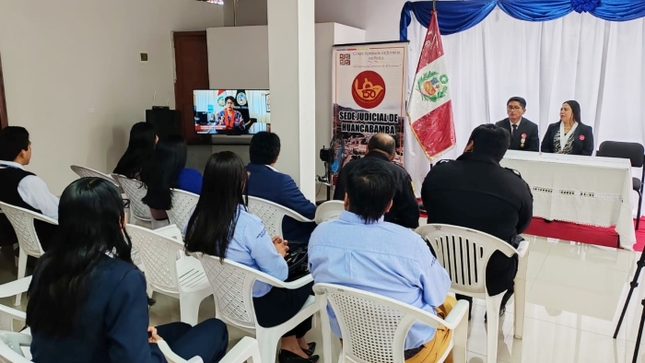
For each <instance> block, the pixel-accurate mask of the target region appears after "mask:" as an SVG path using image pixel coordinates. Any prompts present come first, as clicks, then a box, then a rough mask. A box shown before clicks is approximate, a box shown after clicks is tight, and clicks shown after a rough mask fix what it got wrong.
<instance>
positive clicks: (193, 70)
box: [173, 31, 209, 145]
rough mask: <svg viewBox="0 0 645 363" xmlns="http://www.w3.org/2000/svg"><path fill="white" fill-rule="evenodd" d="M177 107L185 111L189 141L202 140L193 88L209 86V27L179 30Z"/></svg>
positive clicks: (183, 128)
mask: <svg viewBox="0 0 645 363" xmlns="http://www.w3.org/2000/svg"><path fill="white" fill-rule="evenodd" d="M173 38H174V43H175V74H176V77H177V78H176V79H175V108H176V109H177V110H178V111H179V112H181V131H182V136H183V137H184V139H185V140H186V143H188V144H189V145H190V144H199V143H200V140H202V139H203V138H202V137H200V136H199V135H197V134H196V133H195V120H194V115H193V113H194V108H193V90H196V89H208V87H209V82H208V49H207V45H206V31H194V32H175V33H174V34H173Z"/></svg>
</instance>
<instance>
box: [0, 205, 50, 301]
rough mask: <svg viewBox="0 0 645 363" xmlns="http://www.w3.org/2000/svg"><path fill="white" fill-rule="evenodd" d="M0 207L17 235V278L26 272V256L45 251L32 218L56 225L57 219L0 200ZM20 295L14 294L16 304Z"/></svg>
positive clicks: (37, 255) (35, 255) (40, 253)
mask: <svg viewBox="0 0 645 363" xmlns="http://www.w3.org/2000/svg"><path fill="white" fill-rule="evenodd" d="M0 208H1V209H2V211H3V213H4V214H5V215H6V216H7V219H9V222H10V223H11V225H12V226H13V230H14V231H15V232H16V237H18V246H20V255H19V257H18V279H21V278H23V277H25V274H26V273H27V257H28V256H33V257H36V258H38V257H40V256H42V255H43V253H45V252H44V251H43V247H42V246H41V244H40V240H39V239H38V234H37V233H36V227H35V226H34V220H39V221H43V222H46V223H49V224H53V225H58V221H57V220H55V219H52V218H49V217H47V216H44V215H42V214H40V213H36V212H33V211H30V210H28V209H24V208H20V207H16V206H12V205H9V204H6V203H2V202H0ZM20 299H21V295H18V296H16V306H18V305H20Z"/></svg>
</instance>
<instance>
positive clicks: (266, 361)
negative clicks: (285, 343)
mask: <svg viewBox="0 0 645 363" xmlns="http://www.w3.org/2000/svg"><path fill="white" fill-rule="evenodd" d="M255 338H256V339H257V340H258V343H259V344H260V356H261V359H262V363H275V361H276V358H277V354H276V353H277V350H278V342H279V341H280V338H281V337H279V336H274V335H273V334H271V333H269V332H266V331H261V329H258V330H257V331H256V333H255Z"/></svg>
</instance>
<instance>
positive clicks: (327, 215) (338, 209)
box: [314, 200, 345, 224]
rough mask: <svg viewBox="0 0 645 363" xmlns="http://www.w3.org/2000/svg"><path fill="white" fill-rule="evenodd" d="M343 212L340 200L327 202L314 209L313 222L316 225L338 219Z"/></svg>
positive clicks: (342, 204) (343, 205)
mask: <svg viewBox="0 0 645 363" xmlns="http://www.w3.org/2000/svg"><path fill="white" fill-rule="evenodd" d="M344 210H345V203H343V202H342V201H340V200H329V201H326V202H325V203H323V204H321V205H319V206H318V208H316V216H315V217H314V221H315V222H316V224H321V223H322V222H327V221H330V220H332V219H338V217H339V216H340V214H341V213H342V212H343V211H344Z"/></svg>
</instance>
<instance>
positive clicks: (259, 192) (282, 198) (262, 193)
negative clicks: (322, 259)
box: [246, 131, 316, 243]
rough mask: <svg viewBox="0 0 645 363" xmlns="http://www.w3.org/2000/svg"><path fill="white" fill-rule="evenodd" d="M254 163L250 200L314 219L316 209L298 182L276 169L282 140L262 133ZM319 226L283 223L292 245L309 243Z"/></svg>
mask: <svg viewBox="0 0 645 363" xmlns="http://www.w3.org/2000/svg"><path fill="white" fill-rule="evenodd" d="M249 155H250V157H251V163H249V165H247V166H246V170H247V171H248V172H249V180H248V182H247V184H246V185H247V189H248V193H249V195H250V196H254V197H258V198H262V199H266V200H269V201H271V202H274V203H278V204H280V205H282V206H285V207H287V208H289V209H291V210H294V211H296V212H298V213H300V214H302V215H303V216H304V217H306V218H309V219H314V216H315V214H316V206H315V205H314V204H313V203H312V202H310V201H309V200H308V199H307V198H305V196H304V195H303V194H302V192H301V191H300V189H298V186H297V185H296V182H295V181H294V180H293V178H291V176H289V175H287V174H283V173H281V172H279V171H277V170H276V169H275V168H274V165H275V163H276V162H277V161H278V156H279V155H280V137H278V135H277V134H273V133H269V132H264V131H263V132H258V133H257V134H255V135H253V138H252V139H251V146H250V147H249ZM314 228H316V223H313V222H311V223H302V222H298V221H296V220H294V219H293V218H290V217H284V219H283V221H282V234H283V237H284V239H285V240H287V241H289V242H290V243H308V242H309V236H310V235H311V232H313V230H314Z"/></svg>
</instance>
